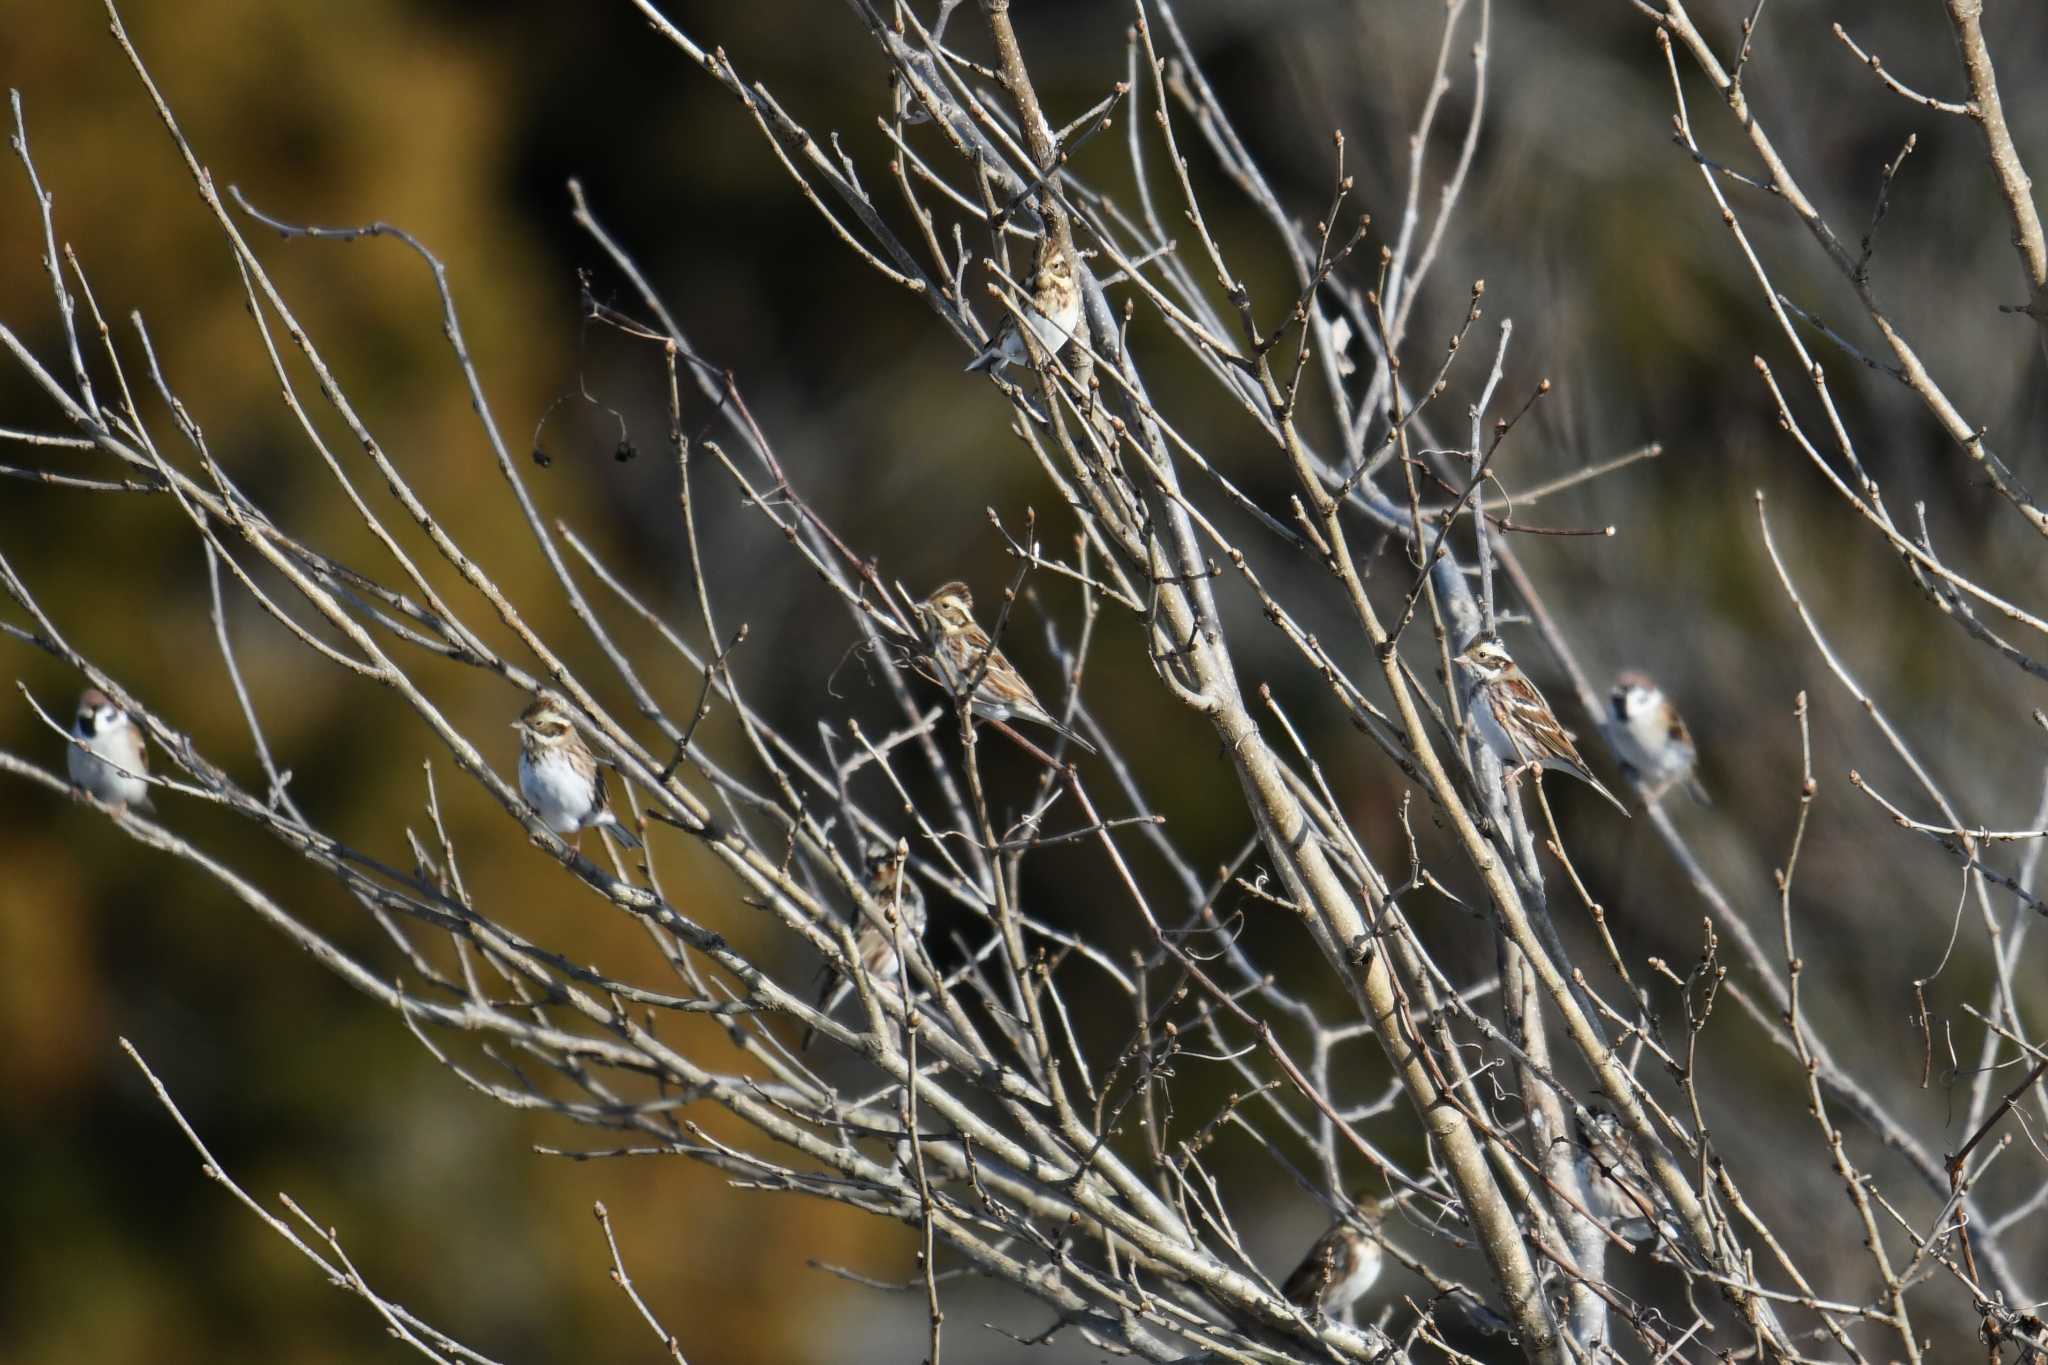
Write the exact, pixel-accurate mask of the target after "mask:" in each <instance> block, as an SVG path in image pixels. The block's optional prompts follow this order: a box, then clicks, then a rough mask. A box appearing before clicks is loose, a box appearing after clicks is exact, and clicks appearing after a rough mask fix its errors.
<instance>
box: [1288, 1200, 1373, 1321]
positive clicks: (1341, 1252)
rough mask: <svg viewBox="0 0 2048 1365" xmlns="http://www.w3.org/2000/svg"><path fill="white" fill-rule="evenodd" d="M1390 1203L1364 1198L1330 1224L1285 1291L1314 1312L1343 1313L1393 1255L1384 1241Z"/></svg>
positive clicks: (1295, 1303)
mask: <svg viewBox="0 0 2048 1365" xmlns="http://www.w3.org/2000/svg"><path fill="white" fill-rule="evenodd" d="M1384 1217H1385V1204H1384V1203H1383V1201H1381V1200H1379V1199H1376V1198H1371V1197H1367V1198H1363V1199H1360V1200H1359V1201H1358V1203H1357V1204H1356V1205H1354V1206H1353V1209H1352V1212H1351V1213H1349V1214H1347V1215H1345V1216H1344V1217H1342V1218H1339V1219H1338V1220H1337V1221H1336V1222H1334V1223H1332V1224H1330V1230H1329V1231H1328V1232H1325V1233H1324V1234H1323V1235H1322V1236H1321V1237H1318V1238H1317V1239H1316V1244H1315V1245H1314V1246H1312V1247H1310V1248H1309V1250H1308V1255H1306V1256H1304V1257H1302V1258H1301V1264H1300V1265H1298V1266H1296V1267H1295V1268H1294V1273H1293V1274H1291V1275H1289V1276H1288V1277H1287V1280H1286V1282H1285V1283H1284V1284H1282V1285H1281V1286H1280V1296H1281V1297H1282V1298H1284V1299H1286V1300H1287V1301H1288V1302H1289V1303H1291V1304H1293V1305H1295V1306H1296V1307H1297V1308H1300V1309H1303V1310H1305V1311H1306V1312H1309V1313H1323V1314H1326V1315H1327V1314H1336V1313H1342V1312H1343V1311H1344V1310H1346V1309H1347V1308H1349V1307H1351V1305H1352V1304H1354V1303H1356V1302H1358V1300H1359V1299H1360V1298H1362V1297H1363V1296H1364V1294H1365V1291H1366V1290H1368V1289H1371V1288H1372V1286H1373V1281H1375V1280H1377V1279H1379V1277H1380V1267H1381V1266H1383V1265H1384V1264H1386V1259H1387V1254H1386V1252H1385V1251H1384V1250H1383V1249H1382V1248H1381V1246H1380V1224H1381V1222H1382V1220H1383V1219H1384Z"/></svg>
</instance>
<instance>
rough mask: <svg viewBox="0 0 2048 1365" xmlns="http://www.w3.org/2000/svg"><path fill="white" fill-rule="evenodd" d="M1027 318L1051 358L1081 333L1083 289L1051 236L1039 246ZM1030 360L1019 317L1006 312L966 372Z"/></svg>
mask: <svg viewBox="0 0 2048 1365" xmlns="http://www.w3.org/2000/svg"><path fill="white" fill-rule="evenodd" d="M1026 316H1027V317H1028V318H1029V319H1030V320H1031V333H1032V335H1033V336H1035V337H1036V338H1037V339H1038V344H1039V345H1040V346H1043V347H1044V348H1045V349H1046V351H1047V352H1048V353H1049V354H1051V355H1055V356H1056V355H1058V354H1059V353H1060V351H1061V349H1062V348H1063V347H1065V346H1066V344H1067V342H1068V340H1069V339H1071V338H1073V337H1074V336H1077V335H1078V334H1079V333H1080V328H1081V286H1080V281H1079V280H1077V279H1076V278H1075V271H1074V262H1073V258H1072V257H1070V256H1068V255H1067V253H1066V252H1064V251H1062V250H1060V248H1059V243H1058V240H1057V239H1056V238H1055V237H1054V235H1053V234H1052V233H1049V232H1048V233H1047V234H1046V235H1045V236H1044V237H1043V238H1042V239H1040V242H1039V248H1038V260H1037V264H1036V265H1035V266H1034V268H1033V270H1032V277H1031V306H1030V308H1029V309H1028V310H1027V312H1026ZM1030 360H1031V352H1030V350H1029V349H1028V348H1027V347H1026V346H1025V344H1024V334H1023V332H1022V330H1021V329H1019V327H1018V326H1017V318H1016V315H1015V314H1013V313H1008V312H1005V313H1004V315H1003V321H1002V323H1001V325H1000V326H998V327H997V328H996V331H995V335H994V336H992V337H990V338H989V341H988V345H986V346H984V347H982V348H981V350H980V351H979V352H977V353H976V354H975V357H974V359H972V360H970V361H968V362H967V370H968V372H969V373H970V374H971V373H973V372H974V371H976V370H987V369H993V368H995V367H997V366H999V365H1024V364H1028V363H1030Z"/></svg>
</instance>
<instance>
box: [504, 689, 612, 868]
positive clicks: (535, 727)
mask: <svg viewBox="0 0 2048 1365" xmlns="http://www.w3.org/2000/svg"><path fill="white" fill-rule="evenodd" d="M512 728H513V729H515V730H517V731H518V732H519V791H520V794H521V795H522V796H524V797H525V798H526V799H527V800H528V801H530V802H532V803H533V808H534V810H535V811H537V812H538V813H539V815H540V820H541V823H542V824H544V825H546V826H547V827H548V828H549V829H551V830H553V831H554V832H555V833H557V834H560V835H563V836H565V837H566V838H568V840H569V844H570V846H571V847H572V848H581V846H582V845H581V836H582V834H583V831H584V830H586V829H589V828H590V827H591V826H593V825H597V826H602V827H603V828H605V829H608V830H610V831H611V833H612V837H613V838H615V839H617V840H618V841H619V842H620V843H622V844H624V845H625V846H626V847H627V848H639V847H640V839H639V837H638V836H637V835H635V834H634V833H633V832H632V831H631V830H629V829H627V828H626V827H625V826H624V825H622V824H620V823H619V819H618V817H617V816H616V815H613V814H612V808H611V793H610V792H609V791H607V790H606V789H605V782H604V769H603V767H601V766H600V765H599V763H598V761H597V755H595V754H593V753H592V752H591V751H590V746H589V745H588V744H585V743H584V742H583V736H581V735H579V734H577V733H576V722H575V721H574V720H572V719H571V718H570V713H569V708H568V706H567V705H566V704H565V703H564V702H562V701H561V700H560V699H559V698H556V697H552V696H542V697H541V698H540V699H539V700H537V701H535V702H534V703H533V705H531V706H529V707H527V708H526V710H525V711H524V712H522V713H521V714H520V717H519V719H518V720H515V721H513V722H512Z"/></svg>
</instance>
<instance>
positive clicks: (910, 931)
mask: <svg viewBox="0 0 2048 1365" xmlns="http://www.w3.org/2000/svg"><path fill="white" fill-rule="evenodd" d="M908 862H909V860H908V858H907V857H906V856H904V855H901V854H899V853H898V852H897V851H896V850H895V849H893V848H886V847H883V846H882V845H879V844H877V845H875V846H874V847H872V848H870V849H869V850H868V866H867V890H868V895H869V896H871V897H872V898H873V899H874V901H875V903H876V904H877V905H878V906H880V907H881V910H882V913H883V915H884V916H885V917H886V916H888V915H890V914H896V915H901V916H902V918H903V937H904V939H905V940H906V943H908V942H915V941H916V940H918V939H921V938H923V937H924V926H925V909H924V892H923V890H922V889H920V888H919V886H918V884H917V882H916V881H915V880H914V879H913V878H912V877H911V875H910V869H909V866H908ZM853 946H854V950H855V952H856V953H858V954H859V957H860V970H861V971H863V972H865V973H867V975H868V977H869V979H870V980H872V981H874V982H876V983H877V984H887V983H888V982H891V981H894V980H896V979H897V977H899V976H901V975H902V973H903V963H902V962H901V960H900V959H899V958H898V957H897V955H896V928H895V925H894V924H889V923H882V924H877V923H876V922H875V921H874V920H872V919H869V918H868V917H867V916H866V915H862V916H860V925H859V927H858V928H857V929H856V930H855V931H854V935H853ZM853 986H854V982H853V978H852V977H850V976H843V975H841V973H840V971H839V969H838V968H837V966H836V965H835V964H833V963H831V962H827V963H826V964H825V966H824V968H823V969H822V970H820V971H819V973H818V1009H819V1011H820V1012H822V1013H824V1014H830V1013H832V1011H834V1010H836V1009H838V1008H839V1006H840V1004H841V1002H843V1001H844V1000H845V999H846V997H847V996H848V995H851V994H852V993H853ZM817 1032H818V1031H817V1030H816V1029H815V1028H810V1029H806V1030H804V1036H803V1042H802V1044H801V1046H803V1047H809V1046H810V1045H811V1041H812V1039H814V1038H815V1037H816V1036H817Z"/></svg>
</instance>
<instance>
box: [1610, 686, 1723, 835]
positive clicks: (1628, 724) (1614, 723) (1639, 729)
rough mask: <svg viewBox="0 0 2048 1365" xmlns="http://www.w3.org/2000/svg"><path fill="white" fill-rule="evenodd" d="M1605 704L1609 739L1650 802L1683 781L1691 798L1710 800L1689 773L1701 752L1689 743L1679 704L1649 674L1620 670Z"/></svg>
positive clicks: (1705, 801) (1701, 801)
mask: <svg viewBox="0 0 2048 1365" xmlns="http://www.w3.org/2000/svg"><path fill="white" fill-rule="evenodd" d="M1608 708H1609V711H1610V713H1611V718H1610V720H1609V721H1608V725H1607V733H1608V737H1609V738H1610V739H1612V740H1613V741H1614V749H1615V752H1616V753H1618V754H1620V755H1621V761H1622V762H1623V763H1624V764H1626V765H1627V766H1628V767H1629V769H1630V770H1631V771H1633V772H1634V774H1635V776H1636V778H1637V780H1638V781H1640V782H1641V783H1642V784H1643V787H1644V789H1645V790H1646V791H1647V793H1648V795H1649V798H1650V800H1652V801H1656V800H1660V799H1661V798H1662V797H1663V795H1664V793H1665V792H1667V791H1670V790H1671V788H1672V787H1673V786H1675V785H1676V784H1678V783H1680V782H1683V783H1684V784H1685V789H1686V791H1687V793H1688V794H1690V795H1691V797H1692V799H1693V800H1695V801H1697V802H1699V803H1700V804H1701V805H1703V806H1709V805H1712V804H1713V802H1712V801H1711V800H1710V799H1709V798H1708V796H1707V789H1706V788H1705V787H1702V786H1701V785H1700V780H1699V778H1698V777H1697V776H1695V775H1694V773H1693V765H1694V764H1695V763H1697V762H1698V761H1699V750H1698V749H1697V748H1695V747H1694V746H1693V742H1692V731H1690V730H1688V729H1686V728H1685V720H1684V718H1683V717H1681V716H1680V715H1679V714H1678V708H1677V707H1675V706H1673V705H1672V704H1671V699H1670V698H1668V697H1666V696H1665V695H1664V693H1663V690H1662V689H1661V688H1659V687H1658V686H1657V684H1656V683H1654V682H1652V681H1651V680H1650V678H1649V676H1648V675H1647V674H1643V673H1624V674H1622V675H1621V676H1620V677H1618V678H1616V679H1615V680H1614V691H1613V692H1612V693H1610V694H1609V695H1608Z"/></svg>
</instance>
